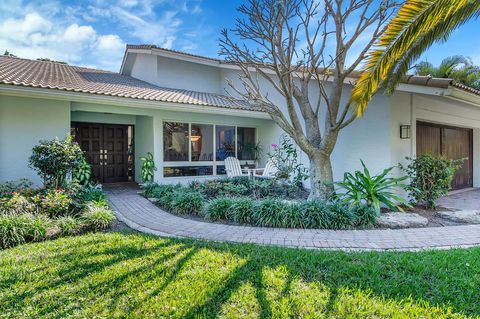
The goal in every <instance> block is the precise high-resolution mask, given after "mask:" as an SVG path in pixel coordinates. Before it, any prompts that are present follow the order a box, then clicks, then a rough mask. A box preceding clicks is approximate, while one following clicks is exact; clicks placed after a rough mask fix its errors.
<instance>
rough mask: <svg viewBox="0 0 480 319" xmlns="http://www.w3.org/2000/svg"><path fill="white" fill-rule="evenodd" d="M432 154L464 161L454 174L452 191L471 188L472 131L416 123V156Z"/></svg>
mask: <svg viewBox="0 0 480 319" xmlns="http://www.w3.org/2000/svg"><path fill="white" fill-rule="evenodd" d="M421 154H432V155H435V156H440V155H441V156H445V157H447V158H450V159H461V158H463V159H465V161H464V162H463V165H462V167H461V168H460V169H459V170H458V171H457V173H456V174H455V176H454V178H453V181H452V189H461V188H467V187H472V186H473V131H472V130H471V129H467V128H461V127H451V126H445V125H438V124H432V123H425V122H417V155H421Z"/></svg>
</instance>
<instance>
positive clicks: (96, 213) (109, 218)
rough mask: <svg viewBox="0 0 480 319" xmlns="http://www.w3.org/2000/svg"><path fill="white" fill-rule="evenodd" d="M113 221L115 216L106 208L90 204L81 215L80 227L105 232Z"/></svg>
mask: <svg viewBox="0 0 480 319" xmlns="http://www.w3.org/2000/svg"><path fill="white" fill-rule="evenodd" d="M114 220H115V214H114V213H113V212H112V210H111V209H109V208H108V207H107V206H99V205H97V204H95V203H91V204H89V205H87V206H86V208H85V209H84V211H83V212H82V215H81V221H82V225H83V226H84V227H85V228H86V229H88V230H105V229H107V228H108V227H110V225H111V224H112V223H113V221H114Z"/></svg>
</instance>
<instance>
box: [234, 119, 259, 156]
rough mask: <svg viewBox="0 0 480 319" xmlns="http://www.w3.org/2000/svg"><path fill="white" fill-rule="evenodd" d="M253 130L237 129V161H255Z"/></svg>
mask: <svg viewBox="0 0 480 319" xmlns="http://www.w3.org/2000/svg"><path fill="white" fill-rule="evenodd" d="M256 145H257V143H256V141H255V129H254V128H251V127H237V158H238V159H239V160H255V155H256V154H255V150H256Z"/></svg>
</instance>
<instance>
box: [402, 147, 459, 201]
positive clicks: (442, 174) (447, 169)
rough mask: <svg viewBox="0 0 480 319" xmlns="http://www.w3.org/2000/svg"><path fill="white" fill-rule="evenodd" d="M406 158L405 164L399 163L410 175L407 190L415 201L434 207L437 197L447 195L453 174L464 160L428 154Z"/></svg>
mask: <svg viewBox="0 0 480 319" xmlns="http://www.w3.org/2000/svg"><path fill="white" fill-rule="evenodd" d="M407 160H408V161H409V163H408V165H407V166H403V165H400V167H401V168H402V169H403V170H404V171H405V172H406V173H407V175H408V176H409V177H410V184H409V185H408V187H407V190H408V192H409V194H410V196H411V197H412V198H413V200H414V201H415V202H416V203H419V204H425V205H427V206H428V207H431V208H435V206H436V202H437V199H438V198H440V197H441V196H445V195H447V193H448V190H449V189H450V187H451V183H452V180H453V176H454V175H455V172H456V171H457V170H458V169H459V168H460V167H462V164H463V161H464V160H463V159H459V160H451V159H447V158H445V157H435V156H432V155H429V154H424V155H420V156H418V157H417V158H410V157H407Z"/></svg>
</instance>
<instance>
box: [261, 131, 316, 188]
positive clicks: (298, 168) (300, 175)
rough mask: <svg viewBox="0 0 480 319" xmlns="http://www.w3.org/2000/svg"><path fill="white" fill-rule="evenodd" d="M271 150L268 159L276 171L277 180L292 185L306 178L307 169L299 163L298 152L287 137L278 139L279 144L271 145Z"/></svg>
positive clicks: (283, 136)
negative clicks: (285, 181)
mask: <svg viewBox="0 0 480 319" xmlns="http://www.w3.org/2000/svg"><path fill="white" fill-rule="evenodd" d="M272 149H273V151H272V152H271V153H268V157H269V159H270V160H271V161H272V163H273V165H274V166H275V167H276V168H277V170H278V172H277V174H276V177H277V178H279V179H284V180H288V181H290V182H292V183H293V184H294V185H298V184H300V183H301V182H302V181H304V180H306V179H307V178H308V174H307V169H306V168H305V167H304V166H303V164H302V163H301V162H300V159H299V154H298V150H297V148H296V147H295V146H294V145H293V142H292V140H291V139H290V138H289V137H288V136H287V135H285V134H283V135H282V136H281V137H280V144H275V143H274V144H272Z"/></svg>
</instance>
